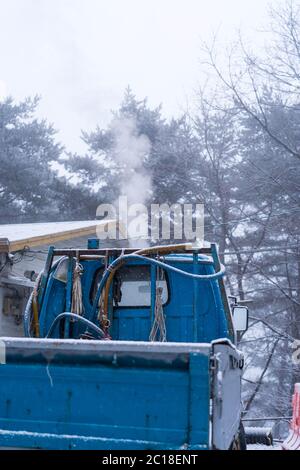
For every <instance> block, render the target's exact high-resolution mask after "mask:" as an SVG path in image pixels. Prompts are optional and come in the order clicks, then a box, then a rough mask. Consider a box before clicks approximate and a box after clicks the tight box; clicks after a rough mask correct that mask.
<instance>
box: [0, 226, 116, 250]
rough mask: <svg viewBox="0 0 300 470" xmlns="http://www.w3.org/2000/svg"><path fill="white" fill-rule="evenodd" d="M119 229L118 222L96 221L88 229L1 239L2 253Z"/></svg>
mask: <svg viewBox="0 0 300 470" xmlns="http://www.w3.org/2000/svg"><path fill="white" fill-rule="evenodd" d="M115 228H116V229H118V222H117V221H115V220H109V221H103V222H102V221H99V222H97V221H95V224H94V225H90V226H87V227H81V228H74V229H69V230H64V231H61V232H54V233H47V234H46V235H36V236H32V237H27V238H24V239H20V240H11V241H10V240H8V239H7V238H0V253H13V252H16V251H20V250H23V249H24V248H25V247H29V248H32V247H37V246H41V245H53V244H55V243H57V242H60V241H65V240H68V239H72V238H79V237H83V236H87V235H95V236H96V230H97V229H98V230H99V229H101V230H103V231H104V230H106V231H109V230H112V229H115Z"/></svg>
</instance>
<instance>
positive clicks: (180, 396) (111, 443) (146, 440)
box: [0, 243, 233, 449]
mask: <svg viewBox="0 0 300 470" xmlns="http://www.w3.org/2000/svg"><path fill="white" fill-rule="evenodd" d="M89 246H90V247H91V249H94V245H93V244H92V245H91V243H90V244H89ZM212 251H213V250H212ZM53 253H54V251H53V249H52V248H51V250H49V255H48V261H47V266H46V269H45V274H44V277H43V280H42V285H41V289H40V292H39V298H40V299H41V303H40V306H41V308H40V316H39V320H40V332H41V337H43V338H45V337H46V336H47V334H48V332H49V330H51V336H52V337H53V338H54V339H51V340H49V339H41V340H35V339H27V340H13V341H11V340H4V341H7V363H6V365H4V366H0V396H1V400H0V446H8V447H9V446H13V447H30V448H45V449H181V448H189V449H208V448H209V447H210V445H211V442H210V439H211V436H210V419H211V416H210V399H211V389H210V387H211V383H212V377H213V374H214V372H213V370H211V368H210V360H211V355H212V346H211V342H213V341H215V340H216V339H219V338H225V340H226V339H227V340H232V339H233V336H232V329H231V323H230V321H231V320H230V313H228V310H227V306H226V302H225V301H224V296H223V294H222V289H221V287H222V286H223V284H222V280H221V277H222V275H223V273H224V270H223V269H222V268H221V266H220V264H219V260H218V255H217V252H216V251H214V252H213V253H212V255H213V260H211V258H208V257H207V256H205V255H203V254H199V253H198V252H194V253H192V254H186V253H183V254H173V255H170V256H165V257H164V263H162V262H160V261H157V260H156V259H151V258H150V259H149V258H147V259H145V258H144V257H142V256H138V255H126V256H123V257H122V260H123V261H124V260H125V261H126V263H127V264H129V265H133V266H139V265H145V264H146V265H150V269H151V303H150V304H149V306H148V307H139V308H130V307H120V306H113V299H112V292H110V302H109V318H110V320H111V328H110V331H109V333H110V335H111V337H112V339H113V341H80V340H78V338H79V337H80V335H81V334H82V333H84V332H86V330H87V325H91V324H90V323H88V322H89V321H90V322H92V324H94V325H95V326H99V322H98V319H97V312H98V302H99V297H100V294H101V291H102V288H103V286H104V285H105V282H106V280H107V277H108V275H109V270H106V271H105V269H104V275H103V277H102V279H101V280H100V285H99V287H98V289H96V291H97V294H96V296H94V293H95V285H94V284H95V279H96V275H97V273H98V272H99V269H103V268H105V260H104V259H100V258H98V259H92V258H89V259H87V258H83V259H81V260H80V263H81V264H82V266H83V274H82V276H81V284H82V294H83V312H84V314H83V315H84V318H83V320H81V321H80V322H79V321H78V322H75V323H73V322H72V328H69V326H68V323H66V325H67V327H66V328H65V331H64V333H63V337H64V338H60V335H61V331H60V328H59V326H58V324H59V320H60V319H61V318H62V317H60V315H61V314H62V313H64V312H65V310H66V308H67V310H70V307H71V293H72V292H71V286H72V269H71V265H73V258H72V257H70V254H69V255H66V256H68V257H69V260H70V261H69V264H68V271H67V281H66V282H65V281H64V280H62V279H60V278H59V276H56V275H55V274H56V271H57V270H58V269H59V267H60V266H61V265H62V263H64V262H66V260H67V259H68V258H61V259H60V260H59V261H57V262H55V263H53ZM72 256H73V255H72ZM108 262H109V264H110V266H111V267H114V266H117V265H118V263H119V262H120V258H118V254H117V253H112V252H111V253H110V254H109V257H108ZM157 267H159V268H160V269H163V270H164V273H165V277H166V280H167V286H168V294H169V299H168V301H167V303H166V304H165V305H164V315H165V320H166V329H167V340H168V343H163V344H162V343H160V344H157V343H154V344H153V343H149V342H148V339H149V333H150V331H151V327H152V323H153V318H154V308H155V280H156V270H157ZM65 317H66V318H67V317H68V312H67V315H65ZM68 321H69V318H68ZM53 322H54V324H53ZM51 325H53V327H52V328H51ZM92 330H93V329H92V328H90V329H89V331H90V332H92ZM68 338H70V339H68ZM22 341H23V342H22ZM26 341H27V342H26ZM122 341H126V343H123V342H122ZM143 341H144V343H143ZM200 343H201V344H200Z"/></svg>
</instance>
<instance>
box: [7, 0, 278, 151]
mask: <svg viewBox="0 0 300 470" xmlns="http://www.w3.org/2000/svg"><path fill="white" fill-rule="evenodd" d="M279 1H280V0H279ZM281 1H283V0H281ZM270 3H271V4H274V3H278V0H277V2H276V1H275V0H273V1H270V0H0V98H1V96H2V97H3V95H4V94H10V95H12V96H13V97H15V98H17V99H22V98H24V97H25V96H27V95H34V94H40V95H41V96H42V102H41V105H40V111H39V115H40V116H41V117H46V118H47V119H48V120H50V121H51V122H53V123H54V125H55V127H56V128H57V129H59V130H60V133H59V139H60V140H61V141H62V142H63V143H64V144H65V145H66V146H67V147H68V149H70V150H72V151H82V150H83V149H84V147H83V145H82V143H81V142H80V138H79V137H80V130H81V129H85V130H91V129H93V128H95V126H96V125H97V124H100V125H105V124H106V123H107V121H108V119H109V115H110V114H109V113H110V110H111V109H113V108H116V107H117V106H118V104H119V102H120V100H121V98H122V95H123V92H124V89H125V88H126V86H127V85H130V86H131V87H132V89H133V91H134V92H135V93H136V94H137V95H138V96H139V97H140V98H143V97H145V96H148V98H149V102H150V104H151V105H158V104H159V103H161V102H162V103H163V107H164V108H163V109H164V112H165V114H166V116H170V115H171V114H172V113H173V114H176V113H178V112H180V110H181V109H182V108H183V107H184V106H185V103H186V99H187V98H190V97H191V96H192V93H193V89H195V88H196V86H197V83H198V82H199V81H201V75H202V72H203V71H202V70H201V66H200V65H199V46H200V43H201V40H209V38H210V37H211V34H212V32H213V31H216V30H217V29H218V28H219V27H220V26H221V36H222V37H224V38H225V40H226V41H228V40H231V39H232V38H233V37H234V35H235V32H236V31H237V30H238V29H242V30H243V31H244V32H245V34H246V35H247V36H249V37H252V38H253V41H256V40H257V35H256V34H255V33H254V31H255V29H257V28H259V27H260V26H261V24H263V23H264V18H265V17H266V14H267V7H268V5H269V4H270ZM258 44H259V41H258Z"/></svg>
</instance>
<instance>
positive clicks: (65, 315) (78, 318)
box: [46, 312, 105, 338]
mask: <svg viewBox="0 0 300 470" xmlns="http://www.w3.org/2000/svg"><path fill="white" fill-rule="evenodd" d="M63 318H72V320H75V321H79V322H81V323H84V324H85V325H86V326H88V327H89V328H91V329H92V330H94V331H95V332H96V333H98V335H100V337H101V338H105V333H104V331H102V330H101V328H99V327H98V326H96V325H95V324H94V323H92V322H91V321H90V320H87V319H86V318H84V317H81V316H80V315H77V314H76V313H70V312H64V313H60V314H59V315H58V316H57V317H56V318H55V320H54V321H53V323H52V325H51V326H50V328H49V331H48V333H47V335H46V338H51V335H52V333H53V331H54V329H55V327H56V325H57V323H59V322H60V321H61V320H62V319H63Z"/></svg>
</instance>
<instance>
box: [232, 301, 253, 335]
mask: <svg viewBox="0 0 300 470" xmlns="http://www.w3.org/2000/svg"><path fill="white" fill-rule="evenodd" d="M232 316H233V325H234V328H235V331H238V332H243V331H246V330H247V329H248V320H249V310H248V307H245V306H244V305H234V306H233V307H232Z"/></svg>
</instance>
